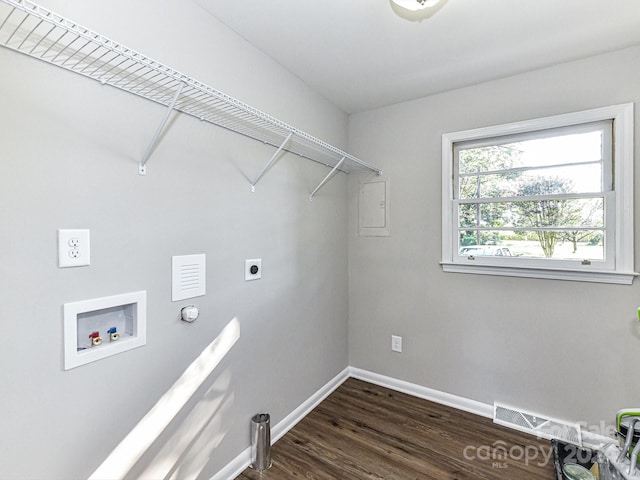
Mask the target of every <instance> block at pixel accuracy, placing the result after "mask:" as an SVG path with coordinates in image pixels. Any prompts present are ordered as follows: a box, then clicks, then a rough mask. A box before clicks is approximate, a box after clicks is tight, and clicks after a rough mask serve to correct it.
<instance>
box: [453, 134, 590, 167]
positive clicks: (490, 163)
mask: <svg viewBox="0 0 640 480" xmlns="http://www.w3.org/2000/svg"><path fill="white" fill-rule="evenodd" d="M543 134H544V133H543ZM549 135H550V136H548V137H545V138H533V139H530V140H521V141H518V142H512V143H505V144H502V145H489V146H483V147H473V148H461V149H460V151H459V155H458V160H459V171H460V174H465V173H477V172H488V171H496V170H506V169H511V168H519V167H533V168H539V167H548V166H554V165H556V166H559V165H565V164H572V163H585V162H600V161H602V143H603V136H602V131H601V130H600V129H598V130H596V131H593V132H586V133H574V134H570V135H562V134H558V133H553V132H552V133H549Z"/></svg>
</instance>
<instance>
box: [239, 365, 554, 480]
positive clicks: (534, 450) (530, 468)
mask: <svg viewBox="0 0 640 480" xmlns="http://www.w3.org/2000/svg"><path fill="white" fill-rule="evenodd" d="M550 448H551V447H550V444H549V442H547V441H540V440H538V439H536V438H535V437H533V436H530V435H526V434H522V433H519V432H516V431H514V430H511V429H507V428H504V427H500V426H498V425H495V424H494V423H493V422H492V421H491V419H487V418H484V417H479V416H477V415H473V414H470V413H466V412H461V411H459V410H456V409H453V408H449V407H445V406H442V405H439V404H437V403H433V402H429V401H426V400H421V399H418V398H415V397H412V396H410V395H405V394H402V393H398V392H395V391H392V390H388V389H386V388H382V387H378V386H376V385H372V384H370V383H366V382H363V381H360V380H356V379H353V378H352V379H349V380H347V381H346V382H345V383H344V384H343V385H341V386H340V387H339V388H338V389H337V390H336V391H335V392H333V393H332V394H331V395H330V396H329V397H328V398H327V399H326V400H324V401H323V402H322V403H321V404H320V405H318V407H316V408H315V409H314V410H313V411H312V412H311V413H310V414H309V415H307V416H306V417H305V418H304V419H303V420H302V421H301V422H300V423H298V424H297V425H296V426H295V427H294V428H292V429H291V430H290V431H289V432H288V433H287V434H286V435H285V436H284V437H282V438H281V439H280V440H279V441H278V442H277V443H275V444H274V445H273V447H272V457H273V466H272V467H271V468H270V469H269V470H266V471H264V472H261V473H259V472H256V471H255V470H252V469H250V468H249V469H247V470H245V471H244V472H243V473H242V474H241V475H240V476H239V477H237V479H236V480H288V479H308V480H316V479H318V480H320V479H322V480H329V479H331V480H335V479H339V480H367V479H376V480H410V479H415V480H417V479H420V480H422V479H425V480H427V479H428V480H472V479H473V480H479V479H480V480H498V479H500V480H502V479H504V480H507V479H508V480H528V479H531V480H538V479H540V480H543V479H544V480H552V479H554V478H555V476H554V473H553V458H550Z"/></svg>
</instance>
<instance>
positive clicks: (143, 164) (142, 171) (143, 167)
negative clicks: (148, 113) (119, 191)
mask: <svg viewBox="0 0 640 480" xmlns="http://www.w3.org/2000/svg"><path fill="white" fill-rule="evenodd" d="M183 88H184V83H181V84H180V85H178V90H176V94H175V96H174V97H173V100H171V103H170V104H169V106H168V108H167V110H166V112H165V114H164V116H163V117H162V120H160V125H158V129H157V130H156V133H155V134H154V135H153V138H152V139H151V143H150V144H149V146H148V147H147V150H146V152H144V156H143V157H142V160H141V161H140V163H139V164H138V174H139V175H146V174H147V161H148V160H149V157H150V156H151V152H153V149H154V148H155V146H156V145H157V143H158V140H159V139H160V135H162V132H163V131H164V129H165V127H166V126H167V121H168V120H169V116H170V115H171V112H172V111H173V108H174V107H175V105H176V102H177V101H178V98H179V97H180V93H182V89H183Z"/></svg>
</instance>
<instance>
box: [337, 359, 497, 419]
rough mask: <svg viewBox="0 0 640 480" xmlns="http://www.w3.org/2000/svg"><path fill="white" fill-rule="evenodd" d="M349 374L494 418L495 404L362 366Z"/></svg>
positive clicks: (350, 369)
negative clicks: (386, 374)
mask: <svg viewBox="0 0 640 480" xmlns="http://www.w3.org/2000/svg"><path fill="white" fill-rule="evenodd" d="M349 376H350V377H353V378H357V379H359V380H364V381H365V382H369V383H373V384H374V385H379V386H381V387H386V388H390V389H391V390H395V391H397V392H402V393H407V394H409V395H412V396H414V397H418V398H423V399H425V400H430V401H432V402H436V403H440V404H442V405H446V406H448V407H453V408H457V409H458V410H463V411H465V412H470V413H475V414H476V415H480V416H483V417H487V418H493V405H489V404H486V403H482V402H477V401H475V400H470V399H468V398H464V397H459V396H457V395H453V394H451V393H446V392H441V391H439V390H434V389H433V388H427V387H423V386H422V385H417V384H415V383H410V382H405V381H404V380H398V379H396V378H393V377H387V376H385V375H380V374H378V373H373V372H369V371H367V370H362V369H360V368H354V367H349Z"/></svg>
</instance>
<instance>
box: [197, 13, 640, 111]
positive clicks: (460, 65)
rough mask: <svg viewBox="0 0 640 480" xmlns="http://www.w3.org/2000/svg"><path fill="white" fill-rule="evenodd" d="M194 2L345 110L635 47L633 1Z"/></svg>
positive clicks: (639, 25)
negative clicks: (413, 9)
mask: <svg viewBox="0 0 640 480" xmlns="http://www.w3.org/2000/svg"><path fill="white" fill-rule="evenodd" d="M194 1H195V2H196V3H198V4H200V5H201V6H202V7H203V8H204V9H206V10H207V11H208V12H210V13H211V14H212V15H214V16H215V17H216V18H218V19H219V20H220V21H222V22H223V23H224V24H226V25H227V26H229V27H230V28H231V29H232V30H234V31H235V32H237V33H238V34H239V35H241V36H242V37H244V38H245V39H246V40H248V41H249V42H250V43H251V44H253V45H254V46H256V47H257V48H259V49H260V50H262V51H263V52H264V53H265V54H267V55H268V56H270V57H271V58H273V59H274V60H275V61H277V62H278V63H279V64H281V65H282V66H284V67H285V68H286V69H287V70H289V71H290V72H292V73H293V74H294V75H296V76H298V77H299V78H301V79H302V80H303V81H304V82H305V83H306V84H308V85H309V86H310V87H311V88H313V89H314V90H316V91H317V92H319V93H320V94H322V95H323V96H324V97H326V98H327V99H329V100H330V101H331V102H333V103H334V104H335V105H337V106H338V107H340V108H341V109H343V110H344V111H345V112H347V113H355V112H359V111H365V110H370V109H373V108H377V107H380V106H384V105H389V104H393V103H398V102H402V101H405V100H410V99H414V98H419V97H422V96H425V95H431V94H434V93H439V92H443V91H447V90H452V89H455V88H460V87H464V86H467V85H473V84H477V83H481V82H484V81H488V80H492V79H495V78H500V77H505V76H509V75H513V74H517V73H521V72H525V71H529V70H533V69H537V68H541V67H546V66H550V65H554V64H558V63H562V62H565V61H569V60H574V59H579V58H584V57H587V56H590V55H594V54H598V53H603V52H606V51H611V50H616V49H619V48H624V47H628V46H631V45H636V44H640V1H639V0H608V1H603V0H533V1H527V2H525V1H522V0H486V1H480V0H443V1H442V2H441V3H440V4H439V5H438V6H437V7H436V8H435V10H434V11H430V12H427V14H426V16H425V15H424V14H422V17H423V18H418V17H417V16H416V15H414V16H413V17H411V16H409V15H407V14H406V13H402V12H406V11H404V10H402V9H399V8H397V7H395V6H392V5H391V2H390V0H322V1H311V0H269V1H262V2H247V1H238V0H194ZM638 61H640V59H638Z"/></svg>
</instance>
